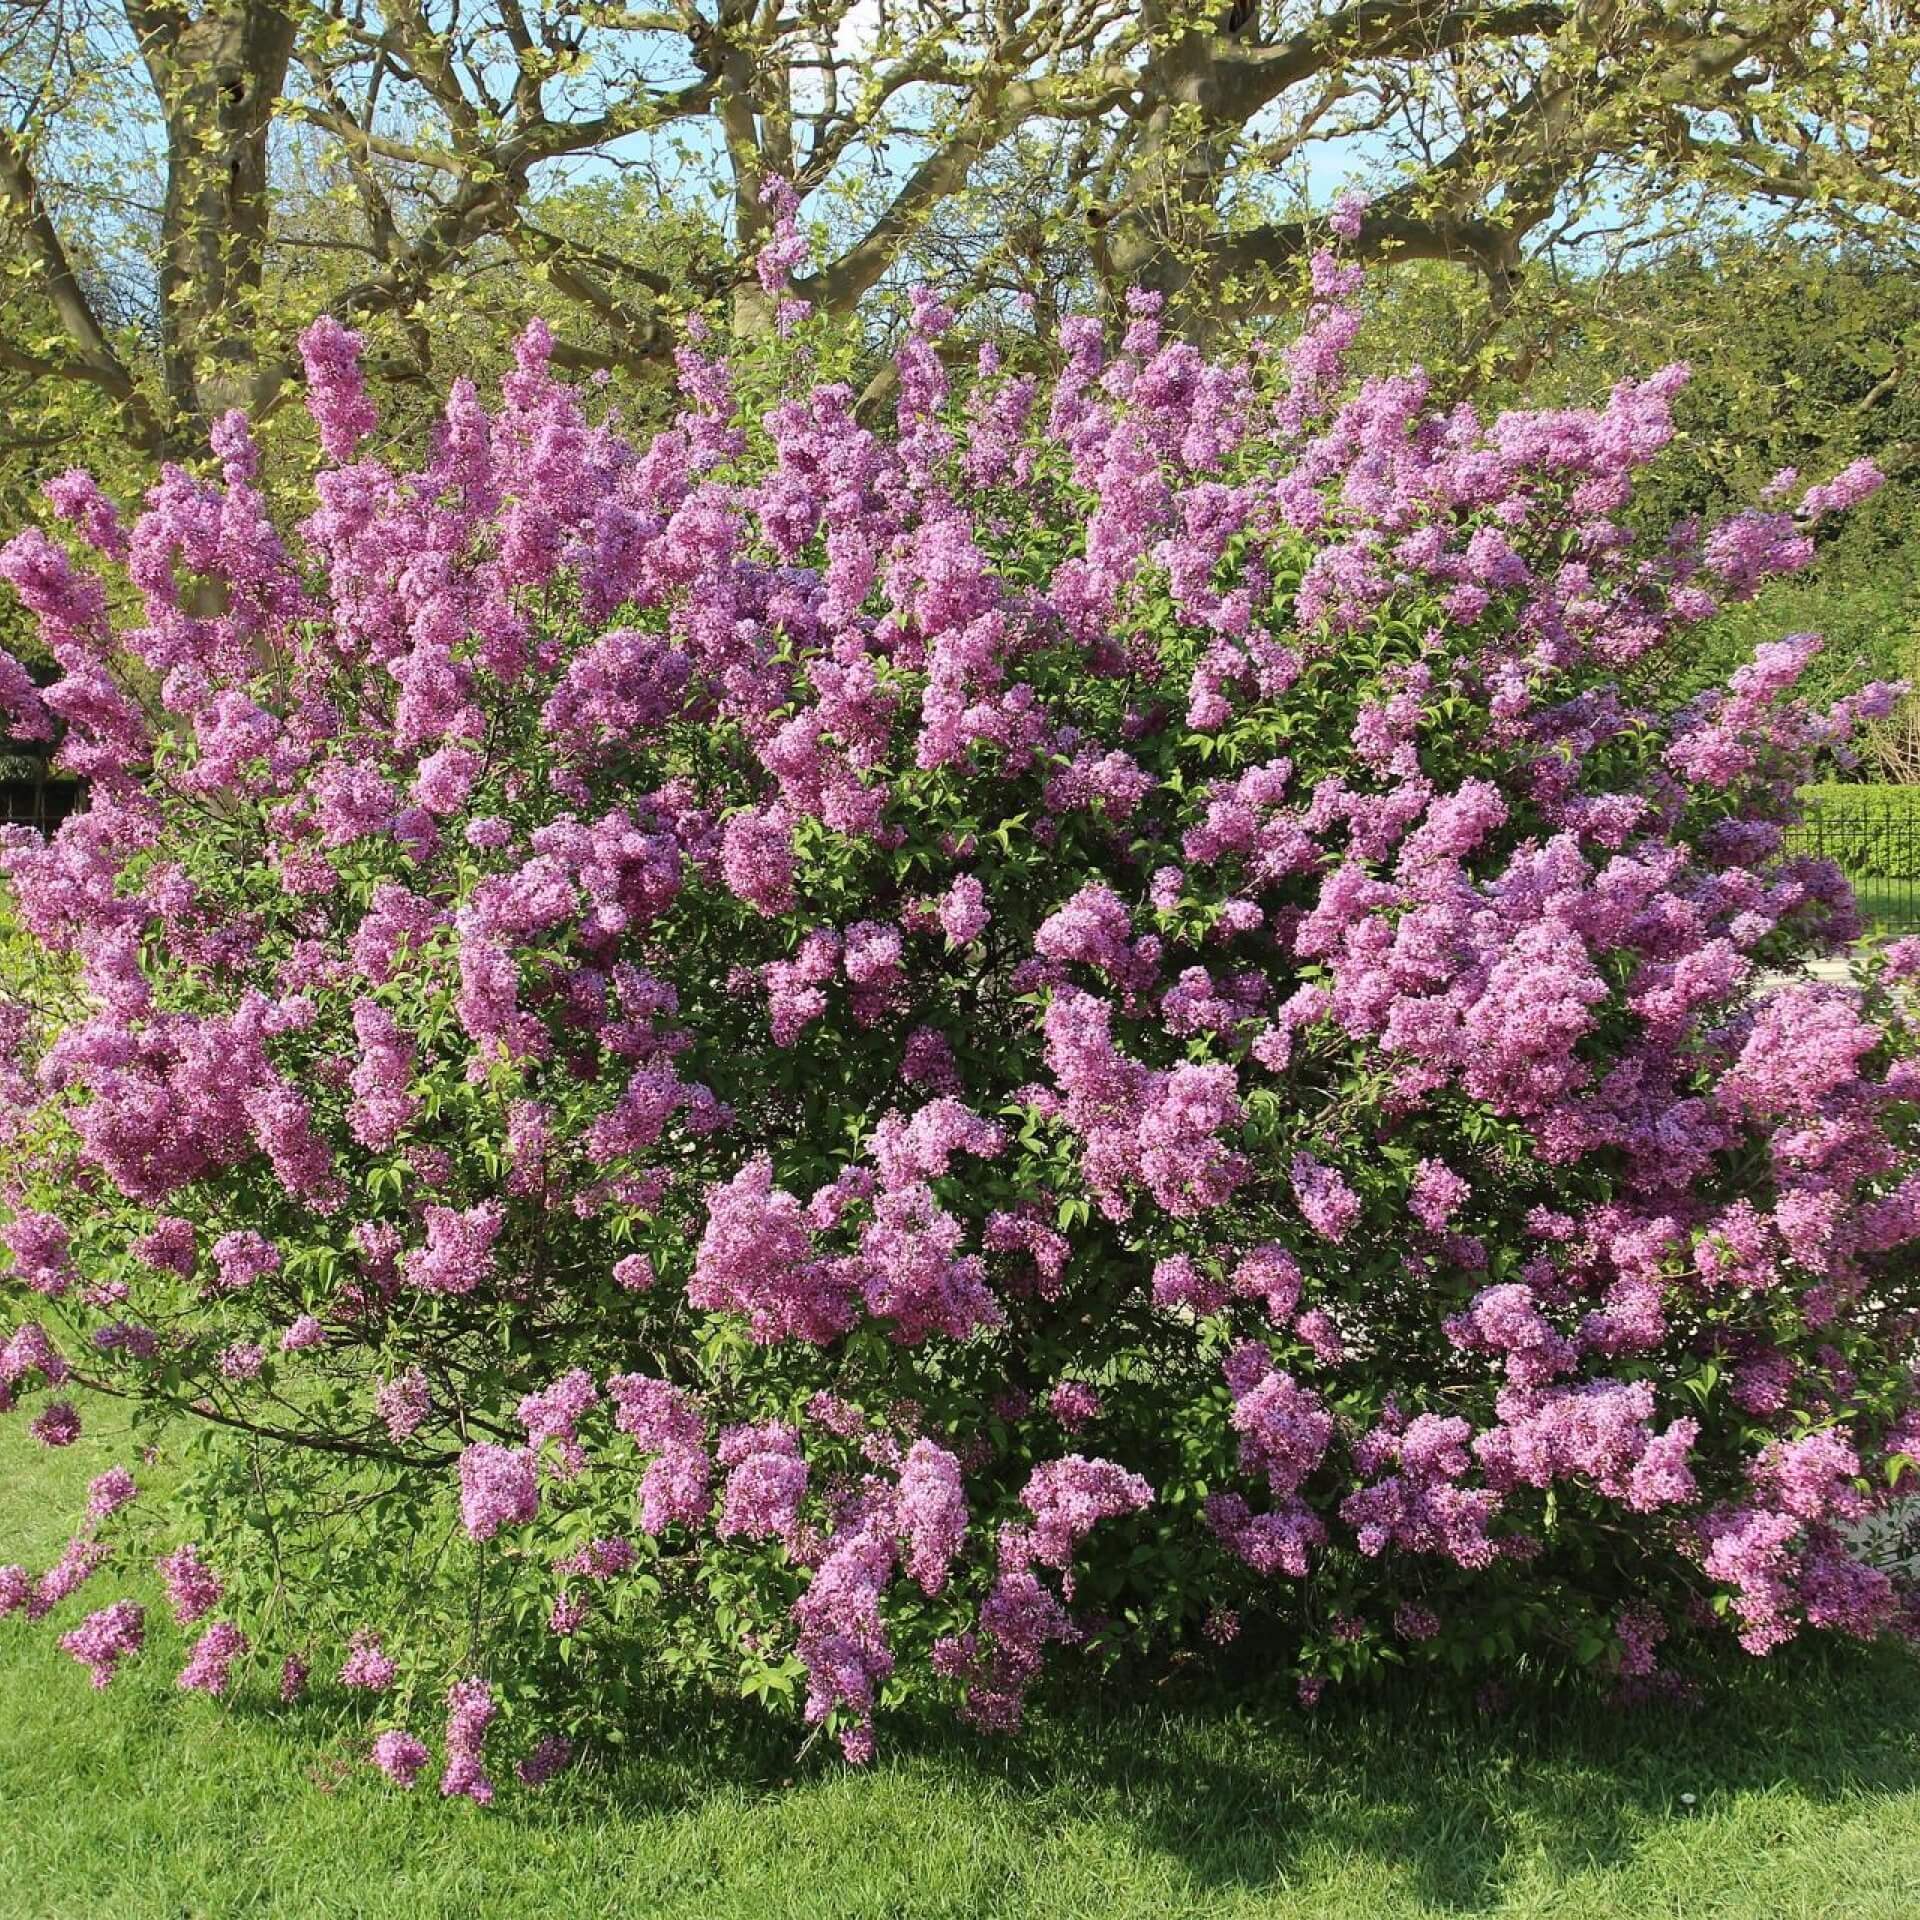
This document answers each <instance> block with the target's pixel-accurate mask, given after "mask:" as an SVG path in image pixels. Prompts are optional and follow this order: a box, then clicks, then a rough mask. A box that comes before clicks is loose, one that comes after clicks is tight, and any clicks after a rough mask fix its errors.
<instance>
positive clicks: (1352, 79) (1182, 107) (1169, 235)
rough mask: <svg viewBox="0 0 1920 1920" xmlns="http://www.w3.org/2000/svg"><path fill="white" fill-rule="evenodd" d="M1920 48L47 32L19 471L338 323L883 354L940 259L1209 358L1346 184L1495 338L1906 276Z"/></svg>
mask: <svg viewBox="0 0 1920 1920" xmlns="http://www.w3.org/2000/svg"><path fill="white" fill-rule="evenodd" d="M1915 51H1916V41H1915V38H1914V34H1913V30H1912V23H1911V21H1910V19H1909V18H1908V16H1907V14H1906V12H1905V9H1904V8H1903V7H1899V6H1892V5H1885V4H1878V3H1875V4H1866V5H1855V4H1846V5H1842V6H1821V5H1811V4H1806V3H1805V0H1780V3H1779V4H1764V3H1763V4H1759V5H1756V6H1753V7H1722V6H1704V7H1700V8H1694V9H1675V8H1673V7H1671V6H1666V5H1652V4H1648V5H1638V6H1636V5H1629V4H1602V5H1573V6H1567V5H1559V4H1549V3H1547V0H1513V3H1512V4H1503V3H1502V0H1484V3H1483V4H1476V5H1472V6H1465V7H1462V6H1455V5H1441V4H1437V0H1345V4H1340V5H1334V6H1315V5H1301V4H1298V0H1233V4H1231V5H1229V6H1228V7H1226V8H1225V9H1221V8H1220V7H1218V6H1217V5H1208V6H1204V7H1196V6H1192V5H1188V4H1184V0H1182V3H1180V4H1171V5H1170V4H1168V3H1167V0H1071V4H1066V5H1058V4H1043V0H1003V4H999V5H993V6H987V5H978V6H975V5H962V4H959V0H798V4H793V5H782V4H780V3H779V0H670V3H669V4H666V5H662V6H657V7H645V6H626V5H618V4H604V3H598V0H592V3H590V0H546V3H545V4H533V5H529V4H526V0H381V3H379V4H372V3H370V0H30V3H29V4H26V5H20V6H16V7H14V8H12V9H11V10H10V13H9V16H8V23H7V26H6V27H5V29H4V37H3V38H0V204H3V205H4V220H5V224H6V226H7V228H8V230H9V233H8V238H9V246H8V249H7V253H6V260H7V268H6V275H5V282H4V294H3V296H0V421H3V422H4V426H3V428H0V431H3V432H4V436H5V437H6V438H8V439H9V440H10V441H11V442H12V443H13V444H15V445H18V444H19V443H20V442H22V441H23V440H31V439H35V438H40V437H45V436H46V435H47V434H48V433H50V432H51V433H55V434H57V433H59V432H60V431H61V429H62V425H63V414H62V411H61V409H62V407H63V406H66V405H69V404H71V396H72V394H73V392H74V390H76V389H79V390H84V392H85V393H87V394H89V395H91V396H93V399H94V403H95V404H94V409H93V412H92V413H91V414H90V415H89V419H90V420H91V421H92V423H93V424H94V425H95V426H100V425H107V424H110V426H111V429H112V431H113V432H114V433H116V434H117V435H118V436H119V437H120V438H121V439H122V440H123V441H124V442H125V444H126V445H127V446H128V447H129V448H131V449H132V450H134V451H135V452H136V453H138V454H139V455H140V456H141V458H142V459H151V458H152V457H153V456H155V455H164V454H174V455H177V454H180V453H183V452H189V451H191V450H192V449H194V448H196V447H197V446H198V445H199V444H200V442H201V439H202V436H203V434H204V430H205V427H206V425H207V422H208V420H209V419H210V418H211V417H212V416H213V415H214V414H216V413H218V412H219V411H220V410H222V409H223V408H225V407H228V406H231V405H235V404H245V405H246V406H248V407H249V408H250V409H251V410H252V411H253V412H254V413H255V414H256V415H264V414H270V413H271V412H272V411H273V410H274V409H275V408H276V407H277V406H278V405H280V404H281V403H282V401H283V399H284V396H285V393H286V391H287V382H288V378H289V375H290V373H291V371H292V370H293V368H294V366H295V364H296V363H295V357H294V354H293V351H292V341H293V338H294V336H295V334H296V333H297V332H298V331H299V329H300V327H301V326H303V325H304V324H305V323H306V322H307V321H308V320H310V319H311V318H312V317H313V316H314V314H315V313H317V312H319V311H329V312H333V313H336V314H338V315H339V316H341V317H342V318H344V319H349V320H352V321H354V322H356V323H360V324H365V323H368V322H372V323H374V324H375V329H376V334H375V337H376V339H377V342H378V346H379V364H378V366H377V367H376V372H377V373H379V374H381V375H382V376H384V377H385V378H386V379H388V380H394V379H398V380H401V381H405V380H408V379H412V380H419V379H420V378H422V377H423V376H424V374H425V372H426V371H427V368H428V366H429V365H430V363H431V361H432V359H433V353H434V345H435V340H436V337H437V336H440V335H442V334H444V332H445V331H446V329H447V328H448V327H449V326H450V325H453V324H454V322H453V317H452V309H453V307H454V306H455V304H456V301H455V298H454V296H457V304H459V305H461V306H463V307H468V308H477V309H478V311H480V312H482V313H492V312H495V311H496V310H498V311H501V312H504V311H506V310H507V309H515V308H517V309H518V311H517V313H516V314H515V315H514V317H515V318H524V317H525V313H526V311H527V310H528V309H529V308H531V307H536V306H539V305H541V304H543V303H551V304H553V305H554V307H555V310H556V313H559V314H564V315H565V317H566V319H567V325H566V326H565V327H563V328H562V329H561V344H560V348H559V352H558V358H559V360H560V361H561V363H562V364H566V363H569V362H571V363H573V364H606V365H612V366H615V367H618V368H622V369H625V370H627V371H629V372H632V373H638V374H641V375H646V374H648V373H650V372H651V371H653V370H655V369H657V368H659V367H660V366H662V365H663V364H665V363H666V362H667V360H668V359H669V358H670V354H671V350H672V348H673V345H674V343H675V341H676V339H677V338H678V337H679V322H680V320H681V319H682V317H683V316H684V314H685V312H686V311H687V309H688V308H689V307H692V306H695V305H709V306H712V307H714V308H716V309H719V310H724V311H725V312H727V313H728V314H729V315H730V318H731V322H732V324H733V326H734V328H735V329H736V330H737V331H739V332H742V333H752V332H754V331H758V330H761V329H764V328H765V327H767V326H768V325H770V324H771V323H772V322H773V320H774V318H775V316H776V312H777V307H778V303H779V301H780V299H781V298H783V297H786V296H788V295H791V296H793V297H797V298H801V299H805V300H807V301H809V302H810V303H812V304H813V305H814V306H815V307H816V308H820V309H824V310H827V311H829V312H834V313H841V314H854V313H857V312H858V311H860V310H861V308H862V303H863V302H865V301H867V299H868V297H869V296H870V295H871V294H872V293H873V292H874V290H875V289H876V288H877V287H878V286H880V284H881V283H882V282H883V281H884V280H885V279H886V278H887V276H888V275H889V274H891V273H894V272H896V270H900V269H902V268H903V266H912V265H914V264H916V263H917V261H919V260H920V259H921V257H922V256H924V258H926V259H931V260H933V261H935V262H937V263H938V264H940V265H941V267H942V268H943V269H945V270H947V271H948V272H949V273H951V270H952V269H954V268H956V267H959V268H962V269H963V271H962V273H961V279H962V281H963V291H966V292H969V293H971V294H974V295H976V296H978V297H980V298H983V299H994V298H1003V297H1005V296H1007V295H1011V294H1020V295H1024V296H1026V297H1027V299H1028V301H1030V302H1031V304H1032V305H1033V306H1035V307H1038V308H1040V309H1042V310H1043V312H1044V310H1045V309H1046V308H1048V307H1049V306H1051V305H1057V303H1058V301H1059V299H1060V298H1061V296H1062V294H1063V292H1073V291H1077V290H1079V289H1081V288H1083V287H1085V286H1086V285H1087V284H1089V283H1090V282H1091V281H1093V280H1096V279H1097V280H1098V281H1099V282H1101V283H1102V284H1103V285H1104V287H1105V289H1106V291H1107V292H1108V294H1109V295H1111V294H1112V293H1113V292H1115V291H1116V290H1118V289H1120V288H1122V287H1124V286H1125V285H1127V284H1131V283H1135V282H1144V283H1145V284H1148V285H1152V286H1156V287H1159V288H1160V289H1162V290H1163V291H1164V292H1166V293H1168V294H1169V295H1171V296H1172V297H1173V300H1174V303H1175V313H1176V318H1177V319H1178V320H1179V321H1180V323H1181V324H1182V325H1183V326H1184V327H1186V328H1187V330H1189V331H1191V332H1196V333H1204V332H1205V331H1207V330H1208V328H1210V327H1211V326H1212V325H1214V324H1215V323H1216V322H1217V321H1218V320H1219V319H1220V318H1221V317H1223V316H1245V315H1250V314H1258V313H1261V312H1268V311H1273V310H1275V309H1279V308H1284V307H1286V306H1288V305H1290V304H1291V302H1292V301H1293V300H1294V298H1295V295H1296V281H1295V276H1294V273H1293V271H1292V269H1293V267H1294V264H1295V262H1296V261H1297V260H1298V258H1299V257H1300V255H1301V254H1302V252H1303V251H1304V249H1305V248H1306V247H1307V246H1308V245H1309V243H1310V242H1311V240H1312V238H1313V236H1314V235H1315V234H1316V233H1317V232H1319V231H1320V230H1321V227H1320V224H1319V223H1320V222H1321V221H1322V219H1323V218H1324V214H1325V210H1326V205H1327V202H1328V200H1329V198H1330V197H1331V189H1332V188H1333V187H1334V186H1335V185H1336V184H1338V183H1339V182H1340V181H1341V180H1343V179H1346V178H1349V177H1350V178H1352V179H1354V180H1356V181H1360V182H1362V183H1365V184H1370V185H1372V186H1373V187H1374V188H1375V189H1377V192H1376V197H1375V199H1374V201H1373V204H1372V206H1371V208H1370V209H1369V211H1368V213H1367V215H1366V218H1365V220H1364V223H1363V225H1362V228H1361V232H1360V235H1359V239H1358V242H1357V245H1358V248H1359V250H1360V251H1361V252H1362V253H1364V254H1367V255H1369V256H1371V257H1375V258H1385V259H1408V258H1412V259H1431V260H1446V261H1451V262H1459V263H1463V264H1465V265H1467V266H1470V267H1471V268H1473V269H1474V270H1475V272H1476V273H1477V274H1478V275H1480V276H1481V277H1482V279H1483V280H1484V283H1485V286H1486V288H1487V290H1488V296H1489V304H1488V313H1487V316H1486V317H1487V321H1488V323H1489V324H1504V323H1505V321H1506V319H1507V317H1508V316H1509V315H1510V313H1511V312H1512V310H1513V307H1514V302H1515V300H1516V298H1517V297H1519V295H1520V292H1521V290H1522V288H1523V286H1524V284H1525V280H1526V277H1527V276H1526V272H1525V270H1526V269H1527V267H1528V265H1529V263H1530V262H1532V261H1535V260H1537V259H1540V258H1542V257H1544V256H1548V255H1550V254H1552V253H1554V252H1555V251H1556V250H1557V251H1559V252H1560V253H1562V254H1565V255H1567V256H1569V257H1574V256H1578V257H1581V258H1591V257H1592V256H1594V255H1596V254H1599V255H1602V256H1606V257H1617V256H1619V255H1620V254H1621V253H1622V252H1623V251H1624V250H1626V249H1628V248H1630V247H1631V246H1632V245H1635V244H1639V243H1641V242H1643V241H1644V240H1645V239H1646V238H1647V237H1648V236H1649V235H1650V234H1657V233H1659V232H1661V231H1664V230H1665V229H1667V228H1668V227H1670V226H1671V225H1672V224H1673V223H1674V222H1676V221H1678V220H1685V221H1686V222H1689V223H1692V224H1694V225H1695V226H1697V225H1698V223H1699V222H1701V221H1703V220H1710V219H1713V218H1716V217H1723V218H1729V219H1736V220H1737V221H1740V222H1744V223H1745V224H1746V225H1747V226H1748V227H1751V226H1752V224H1753V222H1754V221H1755V219H1756V218H1757V217H1758V216H1757V215H1756V212H1755V209H1761V210H1765V211H1767V212H1768V213H1769V214H1770V216H1771V217H1777V218H1779V219H1781V220H1783V221H1789V222H1791V223H1793V224H1794V225H1795V228H1796V231H1798V232H1801V233H1806V232H1808V231H1811V230H1812V229H1813V228H1815V227H1824V228H1828V229H1842V228H1844V229H1848V230H1852V231H1855V232H1864V233H1868V234H1871V235H1873V236H1874V237H1875V238H1876V240H1877V241H1879V242H1880V243H1881V244H1883V245H1887V246H1896V247H1903V246H1905V245H1906V244H1907V241H1906V238H1905V233H1906V230H1907V228H1908V227H1910V225H1911V223H1912V220H1913V217H1914V215H1915V213H1916V212H1917V211H1920V199H1917V198H1916V173H1915V163H1914V154H1915V150H1916V143H1915V139H1914V133H1915V128H1914V117H1915V111H1916V109H1915V106H1914V102H1913V100H1912V97H1911V88H1910V84H1909V76H1910V73H1911V71H1912V66H1913V60H1914V55H1915ZM774 177H778V178H780V179H783V180H789V181H791V182H792V183H793V185H794V187H795V189H796V191H797V194H798V198H799V205H800V211H801V216H802V219H803V221H804V223H805V224H806V226H807V227H808V229H809V231H810V233H811V234H812V237H813V238H814V240H815V242H816V247H815V254H814V259H815V261H816V262H817V264H813V265H811V266H809V267H808V268H806V269H805V270H804V271H803V270H800V269H799V268H798V267H796V270H795V274H794V277H793V280H792V284H791V286H790V287H788V288H784V289H783V288H780V287H777V286H775V287H763V286H762V285H761V284H760V282H759V280H758V278H757V277H756V276H755V274H754V272H753V271H752V268H751V265H750V264H749V263H751V262H752V261H753V259H754V258H755V257H756V256H757V255H758V254H759V252H760V251H761V249H762V248H763V246H764V244H765V242H766V241H767V239H768V237H769V235H770V233H771V232H772V231H773V229H774V223H775V220H776V217H777V215H776V210H775V209H774V208H773V207H772V206H771V205H769V204H768V203H767V201H766V198H765V189H766V185H767V182H768V180H769V179H770V178H774ZM596 196H597V198H596ZM489 331H491V329H489ZM103 412H104V414H105V416H106V419H105V420H102V419H101V417H100V416H101V414H102V413H103Z"/></svg>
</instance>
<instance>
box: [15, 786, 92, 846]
mask: <svg viewBox="0 0 1920 1920" xmlns="http://www.w3.org/2000/svg"><path fill="white" fill-rule="evenodd" d="M80 793H81V784H80V782H79V781H78V780H47V779H34V778H27V779H19V780H9V779H0V827H37V828H38V829H39V830H40V832H42V833H51V832H52V831H53V830H54V828H55V827H57V826H58V825H59V824H60V822H61V821H62V820H64V819H65V818H66V817H67V815H68V814H70V813H72V812H73V811H74V809H75V808H76V807H78V806H79V804H80Z"/></svg>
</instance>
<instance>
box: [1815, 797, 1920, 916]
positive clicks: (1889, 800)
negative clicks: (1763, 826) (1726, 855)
mask: <svg viewBox="0 0 1920 1920" xmlns="http://www.w3.org/2000/svg"><path fill="white" fill-rule="evenodd" d="M1829 791H1831V790H1829ZM1860 796H1861V797H1860V798H1859V799H1858V800H1855V799H1853V798H1852V797H1851V796H1850V795H1849V796H1847V797H1844V798H1839V797H1831V798H1830V797H1828V794H1826V793H1823V794H1822V795H1821V796H1820V797H1819V798H1818V799H1817V800H1814V801H1811V802H1810V803H1809V805H1808V807H1807V812H1806V817H1805V818H1804V819H1803V820H1802V821H1801V822H1800V824H1799V825H1798V826H1796V827H1790V828H1788V830H1787V850H1788V851H1789V852H1791V853H1811V854H1818V855H1820V856H1821V857H1823V858H1825V859H1828V860H1831V861H1833V862H1834V863H1835V865H1837V866H1838V867H1839V868H1840V870H1841V871H1842V872H1843V873H1844V874H1845V875H1846V876H1847V878H1848V879H1849V880H1851V881H1852V882H1853V890H1854V894H1855V896H1856V898H1857V899H1858V900H1859V902H1860V917H1861V919H1862V920H1864V921H1865V922H1866V925H1867V929H1868V931H1869V932H1870V933H1875V934H1879V935H1882V936H1887V935H1893V934H1902V933H1920V789H1916V788H1906V787H1890V788H1872V787H1863V788H1862V789H1861V790H1860ZM1909 801H1912V802H1914V804H1911V805H1910V804H1908V803H1909Z"/></svg>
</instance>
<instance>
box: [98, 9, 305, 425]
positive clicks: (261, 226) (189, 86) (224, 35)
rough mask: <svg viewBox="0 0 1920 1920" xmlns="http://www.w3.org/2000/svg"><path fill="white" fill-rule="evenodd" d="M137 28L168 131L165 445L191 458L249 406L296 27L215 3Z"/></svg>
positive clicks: (281, 18)
mask: <svg viewBox="0 0 1920 1920" xmlns="http://www.w3.org/2000/svg"><path fill="white" fill-rule="evenodd" d="M136 25H137V26H138V27H139V28H140V29H141V36H142V38H141V46H142V52H143V53H144V54H145V56H146V61H147V67H148V71H149V72H150V73H151V75H152V77H153V82H154V86H155V90H156V92H157V93H158V95H159V98H160V101H161V104H162V110H163V112H164V114H165V118H166V128H167V191H166V200H165V204H164V207H163V209H162V215H161V252H160V263H159V269H160V270H159V286H160V307H161V316H160V332H161V364H162V377H163V379H164V381H165V385H166V391H167V398H168V401H169V403H170V407H171V411H172V415H173V418H172V421H171V422H170V428H169V436H168V437H169V439H170V441H172V442H174V443H175V444H176V446H177V447H179V448H186V447H198V446H203V445H204V444H205V438H206V432H207V428H208V426H209V425H210V424H211V423H212V421H213V420H215V419H216V418H217V417H218V416H219V415H220V414H222V413H223V412H225V411H226V410H227V409H228V408H230V407H244V406H248V405H251V404H253V403H254V402H255V401H256V399H257V398H258V395H257V392H256V388H255V377H256V374H257V372H258V367H259V346H258V341H257V338H256V330H257V326H258V322H259V313H258V297H259V292H260V284H261V275H262V270H263V268H264V265H265V257H266V239H267V221H268V216H269V213H270V201H269V195H268V185H267V146H268V139H269V135H270V132H271V129H272V125H273V114H274V106H275V102H276V101H277V100H278V98H279V96H280V92H281V89H282V87H283V86H284V84H285V81H286V74H287V63H288V61H289V59H290V58H291V56H292V53H293V45H294V22H293V17H292V14H291V12H290V10H288V9H286V8H285V7H283V6H278V5H275V4H272V0H213V3H212V4H210V5H208V6H207V7H206V9H205V10H204V11H203V12H202V13H201V14H200V15H199V17H198V18H197V19H192V20H188V19H185V18H184V17H182V16H180V15H177V14H170V15H161V16H154V15H151V14H147V15H143V16H142V17H141V18H140V19H138V20H136Z"/></svg>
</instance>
